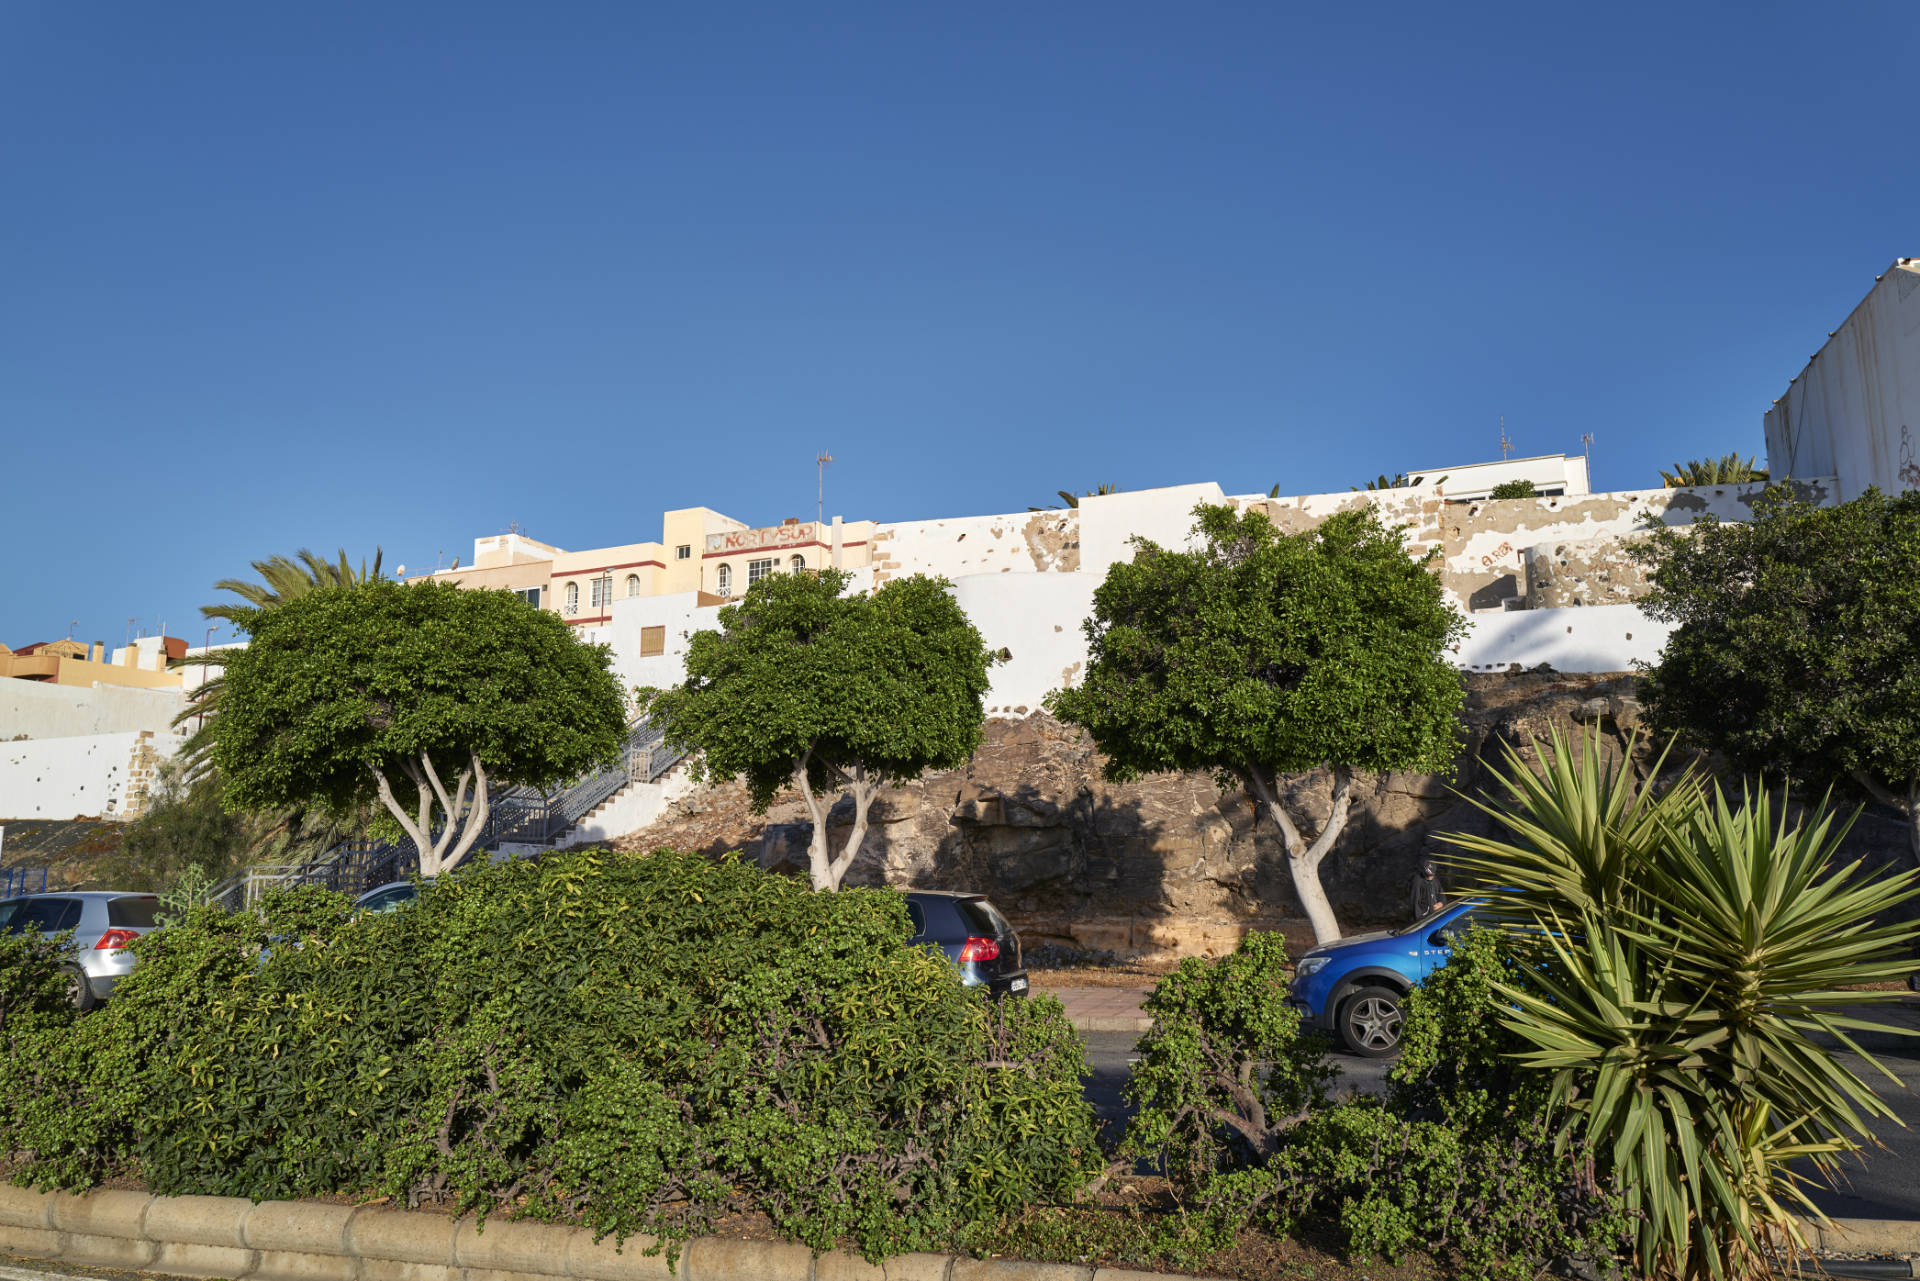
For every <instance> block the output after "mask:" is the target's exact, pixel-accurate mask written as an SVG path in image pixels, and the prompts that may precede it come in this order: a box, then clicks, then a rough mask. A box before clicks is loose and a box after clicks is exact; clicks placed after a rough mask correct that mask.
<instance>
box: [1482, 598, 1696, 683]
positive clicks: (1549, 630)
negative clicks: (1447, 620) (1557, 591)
mask: <svg viewBox="0 0 1920 1281" xmlns="http://www.w3.org/2000/svg"><path fill="white" fill-rule="evenodd" d="M1672 630H1673V629H1672V628H1671V627H1670V626H1668V625H1667V624H1666V623H1659V622H1655V621H1654V620H1653V619H1651V618H1648V617H1647V616H1646V615H1645V614H1643V613H1641V612H1640V607H1639V606H1637V605H1595V606H1592V607H1591V608H1585V609H1530V610H1520V611H1518V612H1515V613H1507V614H1480V615H1476V616H1475V617H1472V618H1469V619H1468V620H1467V636H1466V639H1465V640H1464V641H1462V642H1461V644H1460V648H1459V650H1458V652H1457V653H1456V654H1455V655H1454V665H1455V666H1456V667H1459V668H1462V669H1463V670H1466V671H1470V672H1497V671H1508V670H1513V671H1526V670H1528V669H1530V668H1534V667H1538V666H1539V665H1540V664H1542V663H1546V664H1548V665H1549V666H1551V667H1552V668H1553V670H1554V671H1556V672H1625V671H1631V670H1633V666H1634V664H1635V663H1651V662H1653V661H1655V660H1656V659H1658V658H1659V657H1660V647H1661V646H1662V645H1665V644H1666V643H1667V637H1668V635H1669V634H1671V632H1672Z"/></svg>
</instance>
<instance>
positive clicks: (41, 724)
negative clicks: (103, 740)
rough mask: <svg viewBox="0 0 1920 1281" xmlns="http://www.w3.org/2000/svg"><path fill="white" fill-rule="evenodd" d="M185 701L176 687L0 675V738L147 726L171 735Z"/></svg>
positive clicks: (64, 735) (57, 735)
mask: <svg viewBox="0 0 1920 1281" xmlns="http://www.w3.org/2000/svg"><path fill="white" fill-rule="evenodd" d="M186 703H187V700H186V697H185V695H184V694H182V692H181V691H179V690H177V689H136V688H134V687H133V686H130V685H54V684H51V683H49V682H46V681H25V680H0V743H4V742H6V741H7V740H10V739H15V738H18V737H20V736H21V735H23V734H24V735H26V736H27V737H28V738H35V739H40V738H71V737H75V736H77V735H83V734H118V733H124V732H126V731H130V730H142V729H146V730H153V731H154V732H155V733H156V734H167V735H171V734H172V733H173V730H172V728H171V726H172V723H173V718H174V717H175V716H177V715H178V714H179V713H180V711H181V709H182V708H184V707H185V706H186Z"/></svg>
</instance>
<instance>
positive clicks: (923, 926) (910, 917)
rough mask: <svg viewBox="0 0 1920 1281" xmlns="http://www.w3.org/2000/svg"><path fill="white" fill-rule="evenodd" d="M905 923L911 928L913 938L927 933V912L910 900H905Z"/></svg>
mask: <svg viewBox="0 0 1920 1281" xmlns="http://www.w3.org/2000/svg"><path fill="white" fill-rule="evenodd" d="M907 921H908V923H909V924H911V925H912V926H913V934H912V937H913V938H919V937H920V936H921V935H923V934H925V933H926V932H927V910H926V909H925V908H923V907H921V906H920V905H919V904H918V903H916V902H914V901H913V900H912V899H908V900H907Z"/></svg>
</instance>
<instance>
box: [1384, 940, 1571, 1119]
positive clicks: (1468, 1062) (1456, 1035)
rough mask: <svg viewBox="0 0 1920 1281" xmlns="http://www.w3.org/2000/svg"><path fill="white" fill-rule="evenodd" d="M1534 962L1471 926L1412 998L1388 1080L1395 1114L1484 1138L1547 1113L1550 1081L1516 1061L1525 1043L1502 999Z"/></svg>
mask: <svg viewBox="0 0 1920 1281" xmlns="http://www.w3.org/2000/svg"><path fill="white" fill-rule="evenodd" d="M1528 963H1529V962H1528V961H1527V960H1526V959H1523V950H1522V948H1521V947H1518V946H1516V942H1515V940H1514V939H1513V937H1512V936H1511V935H1507V934H1501V933H1497V932H1495V931H1492V930H1486V929H1472V930H1469V931H1468V932H1467V933H1466V934H1465V935H1464V936H1462V937H1460V938H1456V939H1455V940H1454V941H1453V945H1452V953H1451V955H1450V956H1449V957H1448V959H1447V963H1446V964H1445V965H1443V966H1441V967H1440V968H1439V969H1438V970H1435V971H1434V972H1433V973H1432V974H1430V975H1429V976H1427V978H1426V980H1425V981H1424V982H1422V983H1421V985H1420V986H1419V987H1416V988H1414V989H1413V991H1412V992H1410V993H1409V994H1408V995H1407V1000H1406V1004H1405V1007H1404V1011H1405V1021H1404V1023H1403V1024H1402V1029H1401V1047H1402V1048H1401V1053H1400V1058H1399V1060H1398V1061H1397V1062H1396V1063H1395V1064H1394V1065H1393V1070H1392V1072H1390V1073H1389V1074H1388V1077H1387V1081H1388V1090H1387V1099H1388V1104H1389V1106H1390V1107H1391V1108H1392V1110H1393V1111H1394V1113H1395V1114H1397V1115H1400V1116H1404V1117H1407V1118H1408V1119H1410V1120H1425V1121H1444V1122H1445V1123H1446V1124H1447V1125H1448V1126H1450V1127H1451V1128H1453V1129H1454V1130H1456V1131H1460V1132H1462V1133H1466V1134H1471V1135H1483V1134H1485V1133H1487V1132H1488V1131H1489V1130H1491V1129H1494V1128H1497V1127H1499V1126H1502V1125H1506V1124H1509V1123H1512V1122H1516V1121H1525V1120H1528V1119H1530V1118H1534V1117H1539V1116H1541V1115H1543V1114H1544V1113H1545V1111H1546V1109H1547V1106H1548V1097H1549V1094H1550V1092H1551V1086H1552V1079H1551V1078H1550V1077H1549V1076H1548V1075H1547V1074H1546V1073H1543V1072H1538V1071H1533V1070H1529V1069H1527V1068H1524V1067H1522V1066H1521V1065H1520V1064H1519V1062H1518V1061H1517V1056H1518V1055H1519V1054H1520V1053H1521V1052H1522V1051H1524V1050H1525V1049H1526V1048H1527V1042H1526V1041H1525V1040H1524V1039H1522V1038H1521V1036H1520V1035H1519V1033H1517V1032H1515V1031H1513V1030H1512V1029H1511V1028H1509V1027H1507V1026H1506V1024H1505V1022H1504V1021H1503V1020H1504V1018H1506V1017H1510V1016H1511V1014H1512V1003H1511V1002H1510V1001H1508V1000H1505V999H1503V998H1502V997H1501V996H1500V994H1499V985H1500V984H1501V983H1508V984H1515V983H1523V982H1525V981H1526V973H1527V967H1528Z"/></svg>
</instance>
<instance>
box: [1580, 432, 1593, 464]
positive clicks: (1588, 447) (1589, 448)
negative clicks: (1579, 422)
mask: <svg viewBox="0 0 1920 1281" xmlns="http://www.w3.org/2000/svg"><path fill="white" fill-rule="evenodd" d="M1580 452H1581V453H1583V454H1585V455H1586V456H1587V461H1588V462H1589V463H1591V462H1592V461H1593V433H1592V432H1590V431H1589V432H1582V433H1581V435H1580Z"/></svg>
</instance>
